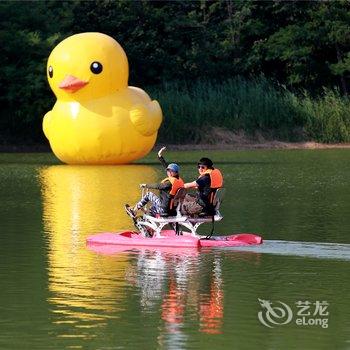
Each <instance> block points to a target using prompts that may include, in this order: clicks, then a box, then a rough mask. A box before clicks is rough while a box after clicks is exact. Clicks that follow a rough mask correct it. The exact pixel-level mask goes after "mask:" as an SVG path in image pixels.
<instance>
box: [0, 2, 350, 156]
mask: <svg viewBox="0 0 350 350" xmlns="http://www.w3.org/2000/svg"><path fill="white" fill-rule="evenodd" d="M0 17H1V18H2V20H1V21H0V40H1V42H2V44H3V45H2V47H3V49H2V50H1V52H0V57H1V61H2V74H1V75H0V101H1V106H2V109H1V112H0V145H1V148H0V149H2V150H6V149H8V150H10V149H11V147H12V149H16V147H17V149H20V146H24V145H25V146H26V147H28V148H29V149H33V150H35V149H38V150H41V149H43V150H44V149H46V148H45V147H47V141H46V140H45V139H44V136H43V133H42V130H41V122H42V118H43V116H44V114H45V113H46V112H47V111H48V110H50V109H51V108H52V106H53V104H54V102H55V98H54V96H53V94H52V92H51V91H50V89H49V86H48V83H47V81H46V60H47V58H48V56H49V54H50V52H51V50H52V49H53V48H54V46H55V45H57V43H58V42H60V41H61V40H63V39H64V38H66V37H67V36H69V35H72V34H74V33H79V32H85V31H99V32H103V33H106V34H108V35H111V36H112V37H114V38H115V39H116V40H118V42H119V43H120V44H121V45H122V46H123V48H124V49H125V51H126V53H127V56H128V59H129V64H130V85H134V86H140V87H142V88H143V89H145V90H146V91H147V92H148V93H149V94H150V95H151V97H152V98H153V99H157V100H158V101H159V103H160V105H161V107H162V110H163V114H164V122H163V125H162V127H161V129H160V131H159V136H158V142H159V143H160V144H175V145H176V144H177V145H183V144H189V145H193V144H196V145H207V147H212V145H217V146H218V147H219V146H220V145H226V146H221V147H230V146H228V145H231V146H232V147H234V145H236V146H238V145H241V147H243V148H249V147H251V145H253V144H256V145H259V144H260V145H266V147H269V146H268V145H269V142H270V146H271V147H272V148H274V147H278V145H280V147H281V148H284V146H283V142H284V143H286V142H295V143H296V144H295V145H297V144H298V143H299V145H302V144H305V142H307V141H313V142H316V143H327V144H334V143H336V144H338V143H344V144H345V143H349V142H350V113H349V112H350V102H349V97H348V80H349V71H350V30H349V28H350V4H349V2H347V1H337V2H300V1H288V2H281V1H269V2H259V1H230V0H228V1H191V2H189V1H176V2H168V1H135V2H134V1H132V2H131V1H111V0H101V1H79V0H73V1H47V2H36V1H23V2H22V1H17V2H13V1H2V2H1V3H0ZM271 141H273V142H274V143H272V144H271ZM278 142H280V144H278ZM257 147H258V146H257ZM262 147H263V146H262ZM300 147H303V146H300Z"/></svg>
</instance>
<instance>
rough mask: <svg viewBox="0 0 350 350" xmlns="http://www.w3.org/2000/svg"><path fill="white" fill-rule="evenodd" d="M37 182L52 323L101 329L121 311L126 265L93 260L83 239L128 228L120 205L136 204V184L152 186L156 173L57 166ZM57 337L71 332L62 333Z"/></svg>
mask: <svg viewBox="0 0 350 350" xmlns="http://www.w3.org/2000/svg"><path fill="white" fill-rule="evenodd" d="M39 179H40V183H41V190H42V198H43V221H44V229H45V231H46V233H47V242H48V275H49V281H48V284H49V285H48V288H49V291H50V298H49V300H48V301H49V303H50V305H51V307H52V310H51V312H52V313H53V317H52V320H53V322H54V323H57V324H60V325H61V324H71V325H72V324H73V325H75V328H82V329H84V328H87V329H88V328H90V327H98V326H101V325H103V324H104V322H105V321H106V319H109V318H115V317H118V313H120V311H121V310H122V309H123V305H122V301H123V299H125V292H124V291H123V288H124V287H125V284H126V283H125V278H124V271H125V268H126V267H127V265H128V263H129V262H128V257H127V256H124V257H121V258H120V259H119V260H115V259H96V257H95V256H94V255H93V254H92V253H91V252H89V251H88V250H87V249H85V239H86V237H87V236H88V235H89V234H91V233H93V232H98V231H115V230H118V229H121V228H123V227H124V228H125V227H130V221H129V220H128V217H127V216H126V215H125V213H124V210H123V205H124V203H126V202H129V201H130V202H131V203H133V202H135V201H137V199H138V196H139V186H138V185H139V183H141V182H155V181H156V173H155V171H154V170H153V169H152V168H151V167H148V166H119V167H113V166H102V167H101V166H90V167H82V166H66V165H62V166H61V165H60V166H51V167H46V168H41V169H40V170H39ZM70 332H72V330H71V329H70ZM73 333H74V334H75V335H74V336H86V337H89V336H91V333H90V332H88V331H86V332H83V330H82V332H79V333H76V332H74V331H73ZM58 336H61V337H69V336H71V334H70V333H69V334H66V333H65V330H62V332H61V334H58Z"/></svg>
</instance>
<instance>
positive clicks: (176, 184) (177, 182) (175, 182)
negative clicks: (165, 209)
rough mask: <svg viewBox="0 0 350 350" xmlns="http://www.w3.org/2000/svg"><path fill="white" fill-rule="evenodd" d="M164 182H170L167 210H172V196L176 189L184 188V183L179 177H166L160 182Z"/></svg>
mask: <svg viewBox="0 0 350 350" xmlns="http://www.w3.org/2000/svg"><path fill="white" fill-rule="evenodd" d="M166 181H170V183H171V189H170V192H169V194H170V198H171V199H170V202H169V209H173V205H174V200H173V198H174V196H175V195H176V192H177V190H178V189H180V188H183V187H184V182H183V180H182V179H181V177H179V178H177V177H174V176H169V177H166V178H165V179H164V180H162V183H164V182H166Z"/></svg>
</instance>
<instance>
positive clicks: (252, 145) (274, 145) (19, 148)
mask: <svg viewBox="0 0 350 350" xmlns="http://www.w3.org/2000/svg"><path fill="white" fill-rule="evenodd" d="M162 146H167V148H168V149H169V150H172V151H196V150H198V151H203V150H207V151H215V150H217V151H220V150H222V151H224V150H225V151H226V150H227V151H230V150H231V151H244V150H259V149H262V150H283V149H342V148H343V149H347V148H350V143H332V144H330V143H318V142H314V141H306V142H283V141H265V142H235V143H224V144H204V143H203V144H196V145H191V144H187V145H177V144H169V145H165V144H156V145H155V146H154V147H153V149H152V151H158V150H159V148H161V147H162ZM51 152H52V151H51V149H50V147H49V146H48V145H0V153H51Z"/></svg>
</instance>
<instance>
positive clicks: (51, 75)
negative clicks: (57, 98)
mask: <svg viewBox="0 0 350 350" xmlns="http://www.w3.org/2000/svg"><path fill="white" fill-rule="evenodd" d="M49 77H50V78H52V77H53V68H52V66H50V67H49Z"/></svg>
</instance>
